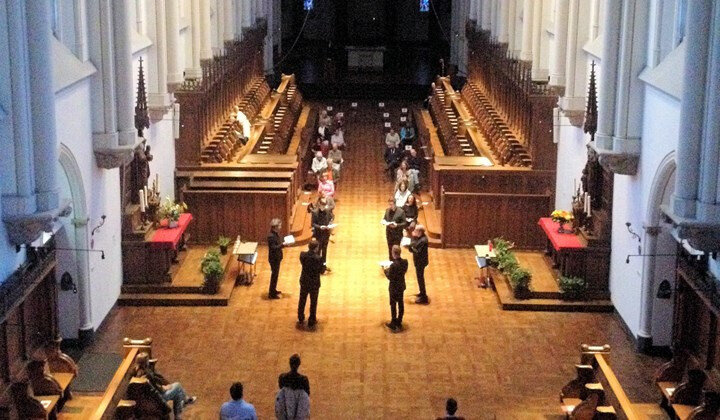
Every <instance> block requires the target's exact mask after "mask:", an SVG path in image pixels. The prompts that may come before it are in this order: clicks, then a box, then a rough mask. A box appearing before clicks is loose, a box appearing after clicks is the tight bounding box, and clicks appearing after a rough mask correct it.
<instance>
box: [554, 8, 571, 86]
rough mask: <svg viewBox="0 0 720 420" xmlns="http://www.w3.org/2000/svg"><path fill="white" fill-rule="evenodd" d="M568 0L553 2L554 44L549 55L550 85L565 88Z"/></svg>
mask: <svg viewBox="0 0 720 420" xmlns="http://www.w3.org/2000/svg"><path fill="white" fill-rule="evenodd" d="M568 9H569V0H555V43H554V45H553V49H552V52H551V55H550V85H552V86H565V58H566V51H567V38H568V22H567V18H568Z"/></svg>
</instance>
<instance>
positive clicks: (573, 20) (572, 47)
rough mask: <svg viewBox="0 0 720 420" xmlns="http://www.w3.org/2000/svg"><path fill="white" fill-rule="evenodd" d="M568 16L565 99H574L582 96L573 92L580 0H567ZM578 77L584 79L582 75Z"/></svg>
mask: <svg viewBox="0 0 720 420" xmlns="http://www.w3.org/2000/svg"><path fill="white" fill-rule="evenodd" d="M569 3H570V4H569V14H568V17H567V25H568V27H567V47H566V57H565V95H563V96H565V97H570V98H572V97H574V96H575V95H576V93H578V94H580V95H584V92H575V73H576V72H575V68H576V64H577V44H578V41H580V40H579V39H578V38H579V36H580V34H579V31H578V20H579V19H580V0H569ZM580 77H585V75H584V74H582V75H580Z"/></svg>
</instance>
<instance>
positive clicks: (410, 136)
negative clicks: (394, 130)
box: [400, 121, 415, 149]
mask: <svg viewBox="0 0 720 420" xmlns="http://www.w3.org/2000/svg"><path fill="white" fill-rule="evenodd" d="M414 143H415V129H414V128H413V126H412V124H410V121H405V122H404V123H403V126H402V128H401V129H400V146H401V147H402V148H403V149H404V148H405V146H412V145H413V144H414Z"/></svg>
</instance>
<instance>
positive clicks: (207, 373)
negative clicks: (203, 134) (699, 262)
mask: <svg viewBox="0 0 720 420" xmlns="http://www.w3.org/2000/svg"><path fill="white" fill-rule="evenodd" d="M389 105H391V104H389ZM361 107H362V110H361V111H360V113H361V114H362V115H359V116H358V117H357V118H355V119H353V118H351V117H350V115H348V120H347V124H348V127H347V131H346V140H347V142H348V144H349V148H348V151H347V154H346V166H345V168H344V172H343V179H342V183H341V185H340V189H339V200H338V203H337V218H336V220H337V223H338V224H339V227H338V229H337V232H336V235H335V236H334V237H333V240H334V241H335V243H331V244H330V247H329V251H328V258H329V259H328V264H329V265H330V266H331V267H332V268H333V270H334V272H333V273H332V274H330V275H328V276H324V277H323V278H322V287H321V289H320V303H319V307H318V321H319V323H318V327H317V330H316V331H315V332H308V331H299V330H297V329H296V328H295V320H296V308H297V296H298V291H299V287H298V277H299V274H300V266H299V263H298V255H299V252H300V251H301V248H302V249H304V248H305V247H296V248H290V249H286V251H285V258H284V260H283V263H282V268H281V272H280V281H279V284H278V289H280V290H282V291H283V292H284V294H283V298H282V299H280V300H275V301H269V300H266V299H265V298H264V296H266V295H267V287H268V281H269V276H270V272H269V267H268V264H267V250H266V247H261V249H260V256H259V258H258V261H259V262H258V266H257V273H258V277H257V278H256V281H255V284H254V285H253V286H251V287H239V288H238V289H237V290H236V291H235V293H234V294H233V296H232V299H231V301H230V306H228V307H216V308H211V307H199V308H192V307H186V308H168V307H156V308H139V307H121V308H115V309H113V311H112V312H111V314H110V315H109V316H108V318H107V320H106V322H105V323H104V325H103V327H102V328H101V329H100V331H99V332H98V334H97V337H96V343H95V345H94V346H93V347H92V348H91V349H90V351H95V352H109V351H115V352H117V351H120V349H121V341H122V338H123V337H133V338H143V337H152V338H153V339H154V340H155V347H154V351H153V353H154V354H153V355H154V356H155V357H158V358H159V359H160V362H159V365H158V369H159V370H160V371H161V372H162V373H163V374H164V375H165V376H167V377H168V378H170V379H172V380H177V381H180V382H181V383H182V384H183V385H184V386H185V387H186V389H187V390H188V391H189V392H191V393H193V394H196V395H198V397H199V400H198V402H197V404H196V405H194V406H192V407H190V408H189V409H188V410H187V412H186V415H185V417H184V418H185V419H186V420H188V419H214V418H217V412H218V410H219V406H220V404H221V403H222V402H223V401H225V400H227V398H228V388H229V386H230V384H231V383H232V382H233V381H236V380H240V381H242V382H243V383H244V385H245V398H246V400H247V401H249V402H250V403H252V404H254V405H255V407H256V408H257V411H258V415H259V417H260V418H261V419H271V418H274V414H273V413H274V412H273V407H274V406H273V404H274V396H275V393H276V390H277V375H278V374H279V373H281V372H283V371H285V370H287V369H288V365H287V361H288V357H289V356H290V355H291V354H292V353H295V352H297V353H299V354H300V355H301V356H302V366H301V368H300V370H301V372H303V373H305V374H306V375H308V377H309V379H310V385H311V406H312V413H313V415H312V418H313V419H316V420H325V419H328V420H335V419H338V420H339V419H373V420H376V419H413V420H414V419H430V418H435V416H438V415H440V414H442V412H443V408H444V404H445V399H446V398H447V397H448V396H454V397H455V398H456V399H457V400H458V401H459V404H460V412H459V413H460V414H462V415H464V416H465V417H466V418H467V419H468V420H469V419H486V418H487V419H492V418H493V417H494V416H495V414H497V418H498V419H503V420H504V419H523V420H526V419H535V418H538V419H541V418H558V417H553V416H556V415H558V414H559V403H558V402H557V395H558V392H559V391H560V389H561V387H562V386H563V385H564V384H565V383H566V382H567V381H568V380H570V379H571V378H572V377H573V376H574V370H573V365H574V364H575V363H577V361H578V346H579V344H581V343H590V344H605V343H608V344H610V345H611V346H612V348H613V356H612V362H613V369H614V370H615V371H616V372H617V373H618V376H619V379H620V381H621V382H622V384H623V386H624V387H625V388H626V391H628V393H629V394H630V397H631V399H633V400H638V401H641V400H643V399H645V400H648V399H649V400H651V401H652V400H654V399H655V394H654V391H655V390H654V388H653V387H652V386H651V385H650V378H651V377H652V372H653V371H654V369H655V367H656V366H657V364H658V363H657V361H656V360H652V359H649V358H647V357H645V356H639V355H637V354H635V353H634V352H633V350H632V343H631V342H630V341H629V340H628V338H627V336H626V334H625V332H624V331H623V327H622V326H621V324H620V322H619V321H618V320H617V318H616V317H615V316H614V315H612V314H567V313H537V312H503V311H501V310H500V309H499V307H498V304H497V300H496V297H495V295H494V294H493V293H492V292H491V291H489V290H481V289H478V288H477V287H476V286H475V282H474V280H473V278H474V276H476V275H477V268H476V266H475V263H474V261H473V256H474V251H472V250H470V249H431V250H430V266H429V267H428V269H427V272H426V278H427V287H428V294H429V295H430V298H431V301H432V302H431V304H430V305H429V306H422V305H415V304H414V303H412V301H413V297H412V296H411V295H412V294H414V293H416V292H417V283H416V281H415V276H414V272H413V271H412V270H411V271H410V273H409V274H408V276H407V284H408V290H407V291H406V308H405V319H404V322H405V325H406V327H407V329H406V331H405V332H403V333H399V334H391V333H389V332H388V330H387V329H386V328H385V327H384V326H383V323H384V322H386V321H387V320H388V319H389V316H390V314H389V312H390V311H389V305H388V295H387V280H386V279H385V278H384V276H383V275H382V273H381V270H380V268H379V266H378V261H380V260H383V259H385V258H386V252H387V248H386V244H385V237H384V228H383V227H382V226H381V225H380V219H381V218H382V215H383V211H384V209H385V206H386V202H387V198H388V196H389V195H390V193H391V188H392V187H391V185H392V184H391V183H390V182H389V181H388V180H387V179H386V178H384V176H383V173H382V168H383V166H384V164H383V161H382V153H383V147H384V144H383V138H382V132H381V130H382V122H381V120H380V113H379V112H378V110H377V108H376V104H369V103H366V104H362V103H361ZM344 108H345V110H347V109H348V108H349V107H348V106H347V104H346V106H345V107H344ZM360 116H364V118H360ZM271 217H273V215H268V222H269V220H270V218H271ZM406 257H407V256H406Z"/></svg>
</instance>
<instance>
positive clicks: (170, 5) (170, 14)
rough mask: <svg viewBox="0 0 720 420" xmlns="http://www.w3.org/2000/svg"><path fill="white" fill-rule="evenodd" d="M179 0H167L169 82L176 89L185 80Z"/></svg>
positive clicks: (166, 23) (166, 25)
mask: <svg viewBox="0 0 720 420" xmlns="http://www.w3.org/2000/svg"><path fill="white" fill-rule="evenodd" d="M179 6H180V5H179V4H178V0H165V29H166V30H167V35H166V38H167V83H168V84H169V85H170V86H171V88H172V89H173V90H174V88H175V87H177V85H179V84H180V83H182V81H183V72H182V66H181V65H180V48H181V47H180V8H179Z"/></svg>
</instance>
